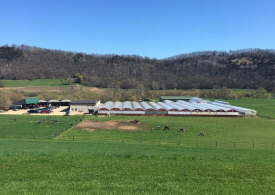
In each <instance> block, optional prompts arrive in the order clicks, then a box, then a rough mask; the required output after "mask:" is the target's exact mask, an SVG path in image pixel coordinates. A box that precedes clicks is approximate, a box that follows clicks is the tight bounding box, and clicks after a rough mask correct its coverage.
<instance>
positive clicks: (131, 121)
mask: <svg viewBox="0 0 275 195" xmlns="http://www.w3.org/2000/svg"><path fill="white" fill-rule="evenodd" d="M138 122H139V120H130V123H138Z"/></svg>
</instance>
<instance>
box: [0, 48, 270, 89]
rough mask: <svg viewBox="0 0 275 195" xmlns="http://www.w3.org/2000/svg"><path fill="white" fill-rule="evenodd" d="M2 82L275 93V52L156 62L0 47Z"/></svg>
mask: <svg viewBox="0 0 275 195" xmlns="http://www.w3.org/2000/svg"><path fill="white" fill-rule="evenodd" d="M0 78H1V79H13V80H19V79H29V80H32V79H51V78H62V79H64V80H66V79H69V78H77V79H79V80H80V82H82V83H85V84H87V85H90V86H95V87H102V88H122V89H133V88H136V89H140V88H143V89H154V90H158V89H174V88H177V89H193V88H197V89H212V88H221V87H227V88H240V89H242V88H250V89H257V88H260V87H262V88H265V89H267V90H269V91H272V90H274V88H275V83H274V81H275V50H271V49H270V50H262V49H243V50H234V51H228V52H225V51H203V52H193V53H189V54H181V55H175V56H173V57H169V58H166V59H162V60H158V59H151V58H148V57H141V56H138V55H96V54H85V53H76V52H66V51H60V50H49V49H43V48H39V47H31V46H26V45H20V46H17V45H11V46H9V45H4V46H1V47H0Z"/></svg>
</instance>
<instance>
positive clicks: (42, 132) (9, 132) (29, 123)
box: [0, 115, 82, 139]
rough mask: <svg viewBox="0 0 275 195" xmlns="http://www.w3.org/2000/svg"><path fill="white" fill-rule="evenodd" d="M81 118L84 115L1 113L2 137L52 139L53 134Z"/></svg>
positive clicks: (58, 132) (0, 127)
mask: <svg viewBox="0 0 275 195" xmlns="http://www.w3.org/2000/svg"><path fill="white" fill-rule="evenodd" d="M80 119H82V116H69V117H62V116H23V115H1V116H0V139H50V138H51V135H53V134H55V135H57V134H60V133H61V132H63V131H65V130H67V129H69V128H70V127H71V126H70V124H71V123H73V122H75V120H80ZM55 121H57V122H55ZM38 123H39V124H38Z"/></svg>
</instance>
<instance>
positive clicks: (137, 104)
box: [132, 102, 144, 110]
mask: <svg viewBox="0 0 275 195" xmlns="http://www.w3.org/2000/svg"><path fill="white" fill-rule="evenodd" d="M132 108H133V110H136V109H142V110H144V109H143V108H142V106H141V105H140V104H139V103H138V102H132Z"/></svg>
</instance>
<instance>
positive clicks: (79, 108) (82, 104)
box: [70, 100, 100, 113]
mask: <svg viewBox="0 0 275 195" xmlns="http://www.w3.org/2000/svg"><path fill="white" fill-rule="evenodd" d="M99 106H100V100H77V101H74V102H71V103H70V110H71V111H74V112H83V113H94V112H95V111H96V110H98V108H99Z"/></svg>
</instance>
